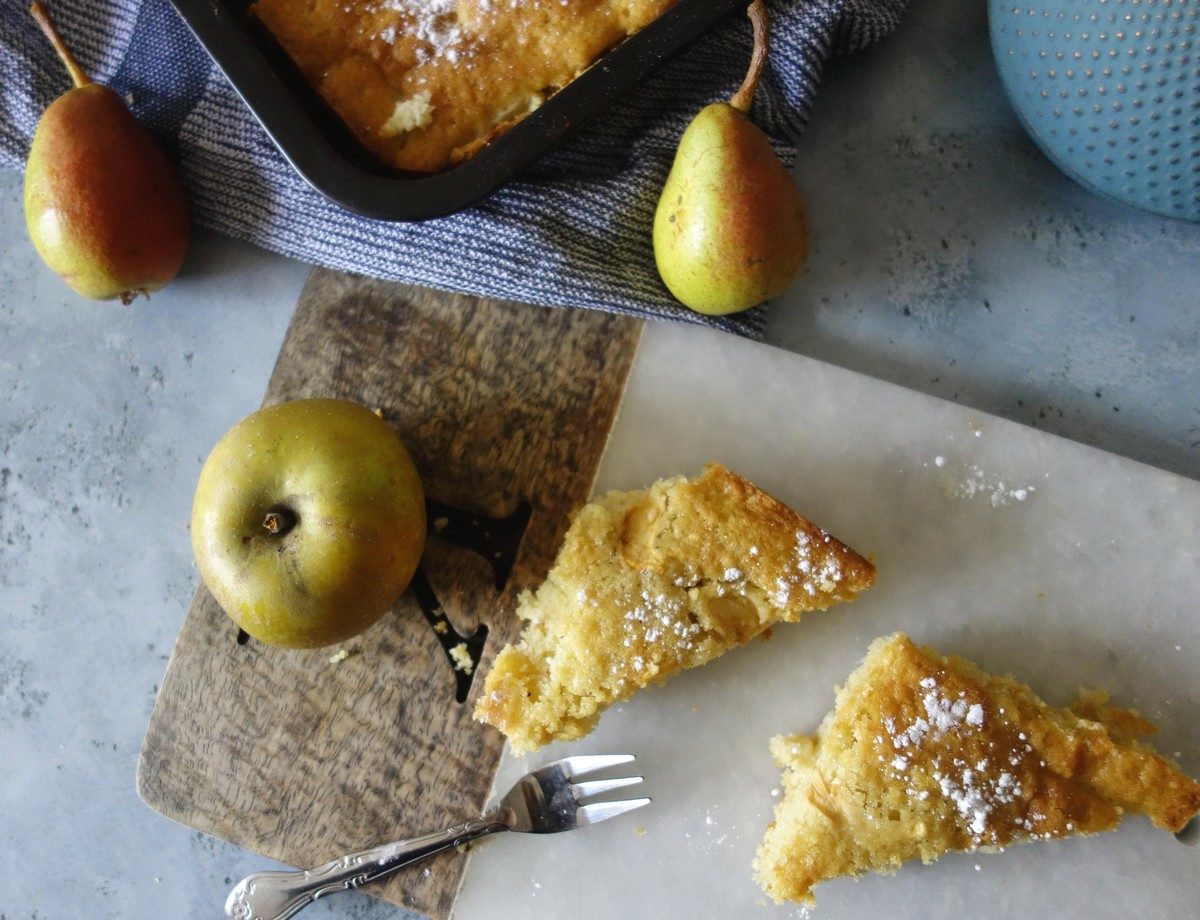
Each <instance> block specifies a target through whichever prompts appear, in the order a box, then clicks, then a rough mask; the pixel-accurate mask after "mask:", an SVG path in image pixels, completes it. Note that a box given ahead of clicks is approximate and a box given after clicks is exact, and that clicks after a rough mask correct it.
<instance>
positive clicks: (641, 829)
mask: <svg viewBox="0 0 1200 920" xmlns="http://www.w3.org/2000/svg"><path fill="white" fill-rule="evenodd" d="M633 832H634V833H635V834H637V836H639V837H645V836H646V828H645V826H643V825H641V824H635V825H634V826H633Z"/></svg>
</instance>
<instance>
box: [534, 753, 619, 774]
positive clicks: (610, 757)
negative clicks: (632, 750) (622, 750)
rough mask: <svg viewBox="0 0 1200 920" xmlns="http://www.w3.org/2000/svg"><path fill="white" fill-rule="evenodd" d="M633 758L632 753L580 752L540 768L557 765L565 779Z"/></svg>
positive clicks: (544, 768) (546, 768)
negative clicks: (580, 753)
mask: <svg viewBox="0 0 1200 920" xmlns="http://www.w3.org/2000/svg"><path fill="white" fill-rule="evenodd" d="M633 759H634V756H633V755H632V754H582V755H576V756H575V757H564V758H563V759H562V760H556V761H554V762H553V763H548V764H546V765H545V766H544V767H542V769H543V770H550V769H553V768H554V767H559V768H560V769H561V770H562V771H563V775H565V776H566V778H567V779H574V778H575V777H576V776H583V775H584V774H586V773H595V772H596V771H597V770H603V769H605V768H606V767H615V766H617V765H618V764H623V763H629V762H630V761H632V760H633Z"/></svg>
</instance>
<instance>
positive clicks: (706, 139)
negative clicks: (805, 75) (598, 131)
mask: <svg viewBox="0 0 1200 920" xmlns="http://www.w3.org/2000/svg"><path fill="white" fill-rule="evenodd" d="M756 8H757V9H756ZM750 17H751V20H752V21H753V22H754V26H755V59H754V61H753V62H752V64H751V69H750V73H749V74H747V78H746V82H745V83H744V84H743V86H742V89H741V90H739V92H738V94H737V95H736V96H734V98H733V99H732V100H731V101H730V102H728V103H725V102H720V103H715V104H713V105H709V106H707V107H705V108H704V109H702V110H701V112H700V114H698V115H697V116H696V117H695V118H694V119H693V120H692V123H691V124H690V125H688V127H687V130H686V131H684V133H683V137H682V138H681V139H680V141H679V149H678V150H677V151H676V154H675V161H674V163H673V165H672V166H671V172H670V174H669V175H668V176H667V182H666V185H665V186H664V187H663V191H662V197H660V198H659V201H658V209H657V211H656V212H655V215H654V259H655V262H656V263H657V265H658V272H659V274H660V275H661V276H662V279H663V282H664V283H665V284H666V286H667V288H668V289H669V290H670V292H671V293H672V294H673V295H675V297H676V298H677V299H678V300H679V301H680V302H682V303H683V304H684V305H685V306H688V307H690V308H691V309H693V310H696V311H697V312H699V313H706V314H708V315H710V316H720V315H723V314H726V313H736V312H738V311H740V310H747V309H749V308H750V307H753V306H755V305H756V304H760V303H762V302H763V301H764V300H766V299H768V298H769V297H773V296H774V295H776V294H778V293H780V292H781V291H782V290H783V289H784V288H786V287H787V286H788V284H790V283H791V281H792V279H793V278H794V277H795V276H796V274H797V273H798V272H799V271H800V269H801V267H802V266H803V265H804V261H805V258H806V257H807V255H808V221H807V218H806V216H805V208H804V200H803V199H802V198H801V197H800V193H799V191H797V189H796V186H795V185H794V184H793V183H792V179H791V177H790V176H789V175H788V172H787V170H786V169H784V167H783V164H782V163H780V162H779V158H778V157H777V156H776V155H775V151H774V150H773V149H772V148H771V144H770V142H769V141H768V140H767V136H766V135H765V134H764V133H763V132H762V131H761V130H760V129H759V128H758V127H757V126H756V125H755V124H754V123H753V122H751V121H750V120H749V118H747V117H746V114H745V112H746V111H747V110H748V109H749V106H750V101H751V99H752V97H753V93H754V89H755V87H756V85H757V82H758V77H759V74H760V73H761V69H762V65H763V61H764V59H765V57H766V14H765V11H764V10H763V9H762V8H761V3H759V2H758V0H756V2H755V3H754V4H753V5H752V6H751V7H750Z"/></svg>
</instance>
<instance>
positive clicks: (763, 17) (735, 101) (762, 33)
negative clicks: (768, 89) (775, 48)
mask: <svg viewBox="0 0 1200 920" xmlns="http://www.w3.org/2000/svg"><path fill="white" fill-rule="evenodd" d="M746 15H747V16H749V17H750V24H751V25H752V26H753V27H754V52H753V54H752V55H751V56H750V69H749V70H747V71H746V79H744V80H743V81H742V85H741V87H739V89H738V91H737V92H736V93H734V94H733V98H732V99H730V100H729V104H730V105H731V106H733V107H734V108H735V109H737V110H738V111H739V112H742V113H746V112H749V111H750V103H751V102H753V101H754V91H755V90H756V89H758V81H759V78H761V77H762V72H763V67H765V66H766V63H767V50H768V46H769V44H770V42H769V23H768V21H767V8H766V7H765V6H764V5H763V0H754V2H753V3H751V4H750V8H749V9H747V10H746Z"/></svg>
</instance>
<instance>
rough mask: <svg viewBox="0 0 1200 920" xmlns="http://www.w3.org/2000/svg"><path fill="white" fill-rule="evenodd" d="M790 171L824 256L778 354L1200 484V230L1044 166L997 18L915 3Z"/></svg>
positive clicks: (840, 71) (927, 0) (851, 74)
mask: <svg viewBox="0 0 1200 920" xmlns="http://www.w3.org/2000/svg"><path fill="white" fill-rule="evenodd" d="M796 175H797V179H798V182H799V184H800V186H801V188H802V189H803V190H804V192H805V194H806V196H807V198H808V200H809V204H810V209H811V221H812V232H813V249H812V255H811V258H810V261H809V266H808V268H807V270H806V271H805V273H804V274H803V275H802V276H801V277H800V279H799V280H798V281H797V282H796V284H795V285H794V286H793V288H792V289H791V290H790V291H789V292H788V294H787V296H786V297H785V298H784V299H783V300H782V301H781V302H780V303H778V304H776V306H775V308H774V310H773V311H772V314H771V318H770V320H769V322H768V326H767V337H768V339H769V340H770V341H772V342H774V343H776V344H778V345H782V346H783V347H785V348H790V349H792V350H794V351H800V352H803V353H805V354H808V355H812V356H813V357H817V358H821V359H823V360H826V361H832V362H833V363H835V364H840V365H843V366H845V367H850V368H854V369H855V370H859V371H862V372H864V373H867V374H871V375H872V376H876V377H882V378H885V379H888V380H892V381H894V382H896V383H900V384H903V385H905V386H908V387H912V388H913V389H917V390H922V391H924V392H927V393H931V394H933V395H935V396H941V397H944V398H946V399H954V400H958V401H960V402H963V403H965V404H967V405H970V406H973V407H975V408H978V409H983V410H985V411H988V412H992V413H995V414H997V415H1002V416H1005V417H1007V418H1010V419H1013V420H1014V421H1018V422H1023V423H1025V424H1029V425H1034V426H1036V427H1039V428H1044V429H1047V430H1049V431H1053V432H1055V433H1057V434H1061V435H1064V436H1066V437H1069V438H1073V439H1075V440H1078V441H1083V442H1085V443H1088V444H1093V445H1095V446H1097V447H1101V448H1104V449H1105V450H1110V451H1113V452H1115V453H1120V454H1123V455H1125V456H1129V457H1133V458H1135V459H1137V460H1141V461H1143V462H1146V463H1150V464H1153V465H1155V466H1160V467H1163V468H1165V469H1169V470H1172V471H1174V472H1177V473H1181V474H1183V475H1185V476H1189V477H1192V478H1196V477H1200V290H1198V289H1197V280H1198V279H1200V225H1196V224H1189V223H1183V222H1180V221H1173V220H1168V219H1166V218H1162V217H1155V216H1154V215H1151V214H1144V213H1142V212H1140V211H1135V210H1133V209H1132V208H1127V207H1124V206H1122V205H1118V204H1113V203H1110V202H1108V201H1105V200H1103V199H1100V198H1098V197H1096V196H1095V195H1093V194H1091V193H1089V192H1087V191H1085V190H1084V189H1082V188H1081V187H1079V186H1077V185H1075V184H1074V183H1073V182H1071V181H1070V180H1069V179H1067V178H1066V177H1065V176H1064V175H1063V174H1062V173H1061V172H1059V171H1058V170H1057V169H1056V168H1055V167H1054V166H1053V165H1052V164H1051V163H1050V162H1049V161H1048V160H1047V159H1046V158H1045V157H1044V156H1043V155H1042V154H1041V152H1040V151H1039V150H1038V149H1037V148H1036V147H1035V146H1034V145H1033V143H1032V142H1031V141H1030V140H1029V138H1028V137H1027V136H1026V135H1025V133H1024V131H1023V130H1022V129H1021V127H1020V125H1019V124H1018V123H1017V119H1016V117H1015V116H1014V115H1013V113H1012V111H1011V110H1010V108H1009V105H1008V102H1007V99H1006V98H1005V96H1004V92H1003V89H1002V87H1001V85H1000V79H999V76H998V75H997V73H996V70H995V67H994V65H993V62H992V56H991V49H990V46H989V44H988V37H987V16H986V5H985V4H984V3H982V2H979V0H976V2H961V0H959V2H953V0H914V3H913V5H912V9H911V11H910V13H909V15H908V18H907V19H906V21H905V23H904V25H903V26H901V29H900V31H899V33H898V34H896V35H894V36H892V37H891V38H890V39H889V40H887V41H885V42H884V43H883V44H882V45H880V46H879V47H878V48H877V49H876V50H875V51H873V52H872V53H870V54H868V55H864V56H862V57H855V58H847V59H843V60H840V61H838V62H836V63H835V64H834V66H833V67H832V68H831V69H830V72H829V73H828V74H827V76H826V80H825V84H824V86H823V87H822V92H821V94H820V95H819V96H818V97H817V102H816V107H815V111H814V112H813V117H812V123H811V127H810V129H809V130H808V132H806V134H805V135H804V137H803V139H802V141H801V144H800V155H799V159H798V164H797V169H796Z"/></svg>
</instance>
